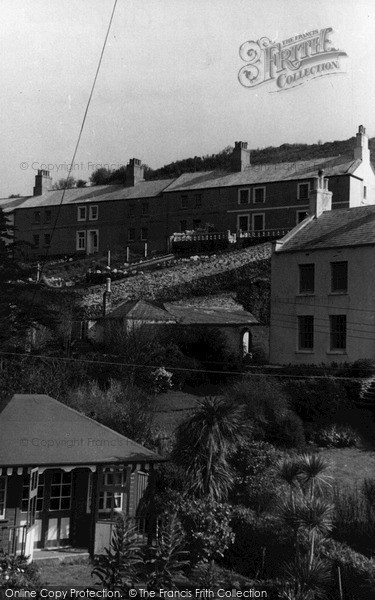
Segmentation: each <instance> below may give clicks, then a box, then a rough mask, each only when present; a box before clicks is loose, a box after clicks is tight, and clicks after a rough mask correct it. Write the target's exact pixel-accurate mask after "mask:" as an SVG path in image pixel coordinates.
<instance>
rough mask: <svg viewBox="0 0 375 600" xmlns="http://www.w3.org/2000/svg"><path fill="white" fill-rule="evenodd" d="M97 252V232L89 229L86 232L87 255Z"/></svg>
mask: <svg viewBox="0 0 375 600" xmlns="http://www.w3.org/2000/svg"><path fill="white" fill-rule="evenodd" d="M98 250H99V231H98V230H97V229H90V230H89V231H88V232H87V254H94V252H98Z"/></svg>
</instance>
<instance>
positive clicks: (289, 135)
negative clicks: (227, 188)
mask: <svg viewBox="0 0 375 600" xmlns="http://www.w3.org/2000/svg"><path fill="white" fill-rule="evenodd" d="M1 8H2V19H1V23H0V31H1V35H0V50H1V57H2V69H1V74H2V81H1V89H0V114H1V122H2V131H1V138H0V141H1V150H2V152H1V154H2V157H3V158H2V163H1V169H0V197H2V198H4V197H8V196H9V195H10V194H22V195H31V194H32V188H33V185H34V176H35V174H36V170H37V169H38V168H43V167H42V165H50V171H51V175H52V177H53V179H54V181H56V180H58V179H60V178H61V177H66V175H67V168H68V165H69V163H70V162H71V160H72V156H73V152H74V148H75V145H76V142H77V139H78V134H79V130H80V127H81V123H82V119H83V115H84V112H85V108H86V104H87V100H88V97H89V94H90V90H91V86H92V83H93V80H94V75H95V71H96V68H97V65H98V61H99V56H100V52H101V49H102V45H103V42H104V38H105V34H106V30H107V26H108V22H109V18H110V15H111V11H112V8H113V0H59V1H57V0H55V1H52V0H2V1H1ZM327 27H331V28H332V29H333V33H332V34H331V35H330V39H331V41H332V45H333V46H334V47H335V48H338V49H339V50H341V51H344V52H346V54H347V57H346V58H345V57H344V58H340V73H339V74H337V75H329V76H326V77H317V78H314V79H311V80H310V81H307V82H306V83H304V85H300V86H297V87H295V88H293V89H288V90H283V91H282V92H277V91H276V90H277V87H276V85H275V82H274V81H273V82H269V83H265V84H263V85H261V86H257V87H252V88H248V87H244V86H242V85H241V84H240V83H239V80H238V72H239V70H240V69H241V67H243V66H244V65H245V63H244V61H243V60H242V59H241V58H240V55H239V48H240V46H241V45H242V44H243V43H244V42H247V41H257V40H259V39H260V38H262V37H267V38H269V39H270V40H272V41H273V42H276V43H278V42H282V41H283V40H286V39H288V38H291V37H293V36H295V35H298V34H303V33H306V32H309V31H312V30H320V29H323V28H327ZM374 56H375V3H374V2H373V0H356V1H354V0H331V1H330V2H329V3H327V2H325V1H323V0H293V1H290V0H118V3H117V7H116V11H115V15H114V20H113V23H112V28H111V31H110V34H109V38H108V43H107V46H106V49H105V53H104V57H103V62H102V65H101V69H100V72H99V76H98V80H97V84H96V87H95V90H94V94H93V97H92V101H91V105H90V108H89V111H88V115H87V119H86V122H85V127H84V130H83V134H82V138H81V141H80V145H79V149H78V153H77V156H76V160H75V168H74V169H73V172H72V175H73V176H74V177H75V178H76V179H85V180H88V179H89V177H90V174H91V173H92V172H93V170H94V169H95V168H96V166H100V165H103V164H104V165H110V166H113V168H116V167H118V166H119V165H122V164H126V163H127V162H128V160H129V158H132V157H136V158H140V159H141V160H142V162H144V163H145V164H148V165H149V166H150V167H152V168H158V167H161V166H163V165H164V164H167V163H169V162H172V161H175V160H179V159H182V158H187V157H190V156H195V155H198V156H201V155H205V154H213V153H216V152H219V151H220V150H222V149H223V148H225V147H226V146H228V145H233V144H234V141H235V140H241V141H246V142H248V144H249V147H250V148H261V147H265V146H271V145H273V146H278V145H280V144H283V143H316V142H317V141H318V140H321V141H323V142H325V141H332V140H337V139H347V138H349V137H351V136H353V135H354V134H355V133H356V131H357V128H358V125H359V124H363V125H364V126H365V127H366V130H367V133H368V135H369V136H370V137H372V136H375V76H374V75H373V73H374V63H373V60H374Z"/></svg>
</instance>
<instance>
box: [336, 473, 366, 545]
mask: <svg viewBox="0 0 375 600" xmlns="http://www.w3.org/2000/svg"><path fill="white" fill-rule="evenodd" d="M334 526H335V527H334V537H335V539H336V540H338V541H339V542H344V543H346V544H349V545H350V546H351V547H352V548H354V549H355V550H358V551H359V552H362V553H363V554H365V555H370V554H373V552H374V550H375V480H374V479H366V480H365V481H364V483H363V484H362V486H361V487H360V488H359V489H358V488H357V489H354V490H353V489H351V488H349V489H344V490H335V494H334Z"/></svg>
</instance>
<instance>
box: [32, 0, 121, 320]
mask: <svg viewBox="0 0 375 600" xmlns="http://www.w3.org/2000/svg"><path fill="white" fill-rule="evenodd" d="M116 6H117V0H115V1H114V4H113V8H112V13H111V17H110V19H109V23H108V27H107V32H106V35H105V38H104V43H103V46H102V50H101V53H100V57H99V62H98V66H97V68H96V72H95V77H94V81H93V84H92V86H91V91H90V95H89V98H88V101H87V104H86V109H85V112H84V115H83V119H82V123H81V128H80V131H79V134H78V139H77V143H76V145H75V148H74V152H73V157H72V160H71V162H70V163H69V170H68V175H67V178H66V181H65V186H64V188H63V191H62V194H61V200H60V203H59V205H58V209H57V214H56V217H55V220H54V224H53V227H52V231H51V238H50V244H52V240H53V237H54V234H55V231H56V228H57V222H58V220H59V217H60V212H61V207H62V205H63V202H64V198H65V192H66V190H67V189H68V187H67V186H68V182H69V177H70V175H71V172H72V169H73V165H74V161H75V158H76V154H77V151H78V147H79V143H80V141H81V137H82V132H83V128H84V126H85V123H86V117H87V113H88V110H89V107H90V104H91V99H92V96H93V93H94V89H95V85H96V81H97V79H98V75H99V71H100V66H101V64H102V60H103V55H104V50H105V48H106V45H107V40H108V36H109V32H110V30H111V26H112V21H113V17H114V14H115V10H116ZM50 247H51V246H50ZM50 247H48V248H47V249H46V252H45V255H44V263H43V264H42V265H41V269H40V274H42V272H43V269H44V265H45V262H46V260H47V257H48V254H49V250H50ZM35 297H36V290H35V292H34V296H33V298H32V301H31V305H30V309H29V319H30V318H31V314H32V311H33V308H34V303H35Z"/></svg>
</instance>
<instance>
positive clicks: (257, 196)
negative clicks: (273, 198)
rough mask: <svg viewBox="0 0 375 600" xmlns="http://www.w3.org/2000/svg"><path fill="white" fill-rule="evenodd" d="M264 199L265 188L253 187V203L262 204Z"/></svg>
mask: <svg viewBox="0 0 375 600" xmlns="http://www.w3.org/2000/svg"><path fill="white" fill-rule="evenodd" d="M265 200H266V188H265V187H257V188H254V204H262V203H263V202H265Z"/></svg>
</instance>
